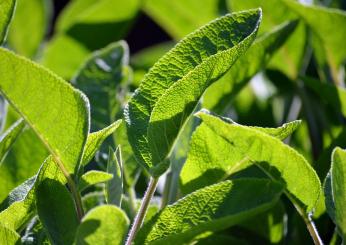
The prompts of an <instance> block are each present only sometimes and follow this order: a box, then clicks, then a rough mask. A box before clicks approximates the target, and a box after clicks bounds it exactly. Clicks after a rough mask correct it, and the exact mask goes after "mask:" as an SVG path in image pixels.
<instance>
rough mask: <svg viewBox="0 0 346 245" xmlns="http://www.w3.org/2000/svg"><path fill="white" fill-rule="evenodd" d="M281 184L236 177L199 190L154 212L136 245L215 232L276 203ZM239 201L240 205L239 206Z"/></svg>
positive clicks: (177, 241) (176, 241)
mask: <svg viewBox="0 0 346 245" xmlns="http://www.w3.org/2000/svg"><path fill="white" fill-rule="evenodd" d="M282 191H283V188H282V185H281V184H278V183H276V182H272V181H270V180H268V179H237V180H234V181H224V182H221V183H219V184H216V185H212V186H208V187H205V188H203V189H200V190H198V191H196V192H194V193H192V194H190V195H188V196H186V197H185V198H183V199H181V200H180V201H178V202H176V203H175V204H173V205H171V206H167V207H166V208H164V209H163V210H161V211H160V212H159V213H158V214H157V215H155V216H154V217H153V218H152V219H151V220H150V221H149V222H147V223H146V224H144V226H143V227H142V228H141V230H140V231H139V233H138V235H137V238H136V240H135V243H136V244H149V243H150V244H185V243H188V242H190V241H191V240H192V239H193V238H194V237H195V236H197V235H199V234H201V233H203V232H205V231H211V232H213V231H218V230H223V229H226V228H227V227H229V226H232V225H235V224H237V223H239V222H241V221H243V220H245V219H248V218H249V217H251V216H253V215H255V214H258V213H261V212H263V211H265V210H267V209H268V208H270V207H271V206H272V205H274V204H275V203H276V201H277V200H278V198H279V197H280V195H281V193H282ZM240 203H241V205H240Z"/></svg>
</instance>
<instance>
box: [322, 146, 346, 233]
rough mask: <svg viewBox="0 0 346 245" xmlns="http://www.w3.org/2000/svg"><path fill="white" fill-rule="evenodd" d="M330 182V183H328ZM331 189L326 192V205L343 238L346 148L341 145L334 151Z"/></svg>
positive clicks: (345, 214)
mask: <svg viewBox="0 0 346 245" xmlns="http://www.w3.org/2000/svg"><path fill="white" fill-rule="evenodd" d="M328 182H329V183H328ZM328 184H330V186H329V187H331V191H328V192H326V193H325V194H326V206H327V210H328V212H329V215H330V216H331V218H332V219H333V221H334V222H335V224H336V225H337V227H338V230H339V231H340V234H341V236H342V237H343V239H344V240H345V239H346V150H343V149H341V148H339V147H337V148H335V149H334V151H333V153H332V165H331V168H330V181H328V177H327V180H326V185H327V187H328Z"/></svg>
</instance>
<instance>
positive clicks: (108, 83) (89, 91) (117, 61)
mask: <svg viewBox="0 0 346 245" xmlns="http://www.w3.org/2000/svg"><path fill="white" fill-rule="evenodd" d="M128 60H129V51H128V46H127V44H126V42H124V41H120V42H116V43H112V44H110V45H108V46H107V47H105V48H103V49H101V50H99V51H96V52H95V53H93V54H92V56H91V57H90V58H89V59H88V60H87V61H86V62H85V63H84V64H83V66H82V67H81V68H80V69H79V71H78V73H77V74H76V75H75V76H74V78H73V79H72V84H74V85H75V86H76V87H77V88H79V89H80V90H81V91H83V92H84V93H85V94H86V95H87V96H88V98H89V100H90V116H91V130H92V131H96V130H100V129H102V128H104V127H106V126H107V125H109V124H111V123H112V122H114V121H115V119H116V116H117V114H119V113H120V112H121V110H122V108H121V102H122V101H121V99H122V98H120V97H121V95H122V94H124V93H125V91H122V90H123V89H122V87H124V85H123V83H125V82H126V81H127V74H126V71H127V65H128V62H129V61H128ZM123 96H124V95H123Z"/></svg>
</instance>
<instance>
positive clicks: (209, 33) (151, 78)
mask: <svg viewBox="0 0 346 245" xmlns="http://www.w3.org/2000/svg"><path fill="white" fill-rule="evenodd" d="M260 19H261V11H260V10H259V9H256V10H249V11H244V12H239V13H234V14H229V15H226V16H224V17H221V18H219V19H216V20H215V21H213V22H211V23H209V24H207V25H205V26H203V27H201V28H200V29H198V30H197V31H195V32H193V33H192V34H190V35H188V36H187V37H186V38H184V39H183V40H182V41H181V42H180V43H178V44H177V46H175V48H173V49H172V50H171V51H170V52H168V53H167V54H166V55H165V56H163V57H162V58H161V59H160V60H159V61H158V62H157V63H156V64H155V65H154V66H153V67H152V68H151V70H150V71H149V73H148V74H147V75H146V76H145V77H144V79H143V81H142V83H141V85H140V87H139V88H138V89H137V90H136V92H135V94H134V95H133V97H132V98H131V100H130V102H129V104H128V107H127V108H126V110H125V118H126V123H127V129H128V135H129V141H130V144H131V145H132V148H133V150H134V153H135V155H136V158H137V160H138V161H139V163H140V164H141V165H142V166H143V167H145V168H146V169H147V170H149V172H150V174H151V175H152V176H154V177H158V176H160V175H161V174H162V173H163V172H164V171H165V170H166V169H167V167H168V161H167V160H166V157H167V155H168V154H169V152H170V151H171V148H172V145H173V143H174V141H175V139H176V137H177V135H178V133H179V131H180V130H181V128H182V126H183V125H184V123H185V121H186V119H187V118H188V117H189V115H190V113H191V112H192V111H193V109H194V107H195V106H196V105H197V102H198V100H199V99H200V97H201V96H202V94H203V92H204V91H205V89H206V88H207V87H208V86H209V85H210V84H212V83H213V82H214V81H216V80H217V79H218V78H219V77H221V76H222V75H224V74H225V73H226V72H227V71H228V70H229V69H230V68H231V66H232V65H233V63H234V62H235V61H236V59H237V58H238V57H239V56H240V55H242V54H243V53H244V52H245V50H246V49H247V48H248V47H249V46H250V44H251V43H252V41H253V40H254V39H255V36H256V32H257V29H258V25H259V22H260Z"/></svg>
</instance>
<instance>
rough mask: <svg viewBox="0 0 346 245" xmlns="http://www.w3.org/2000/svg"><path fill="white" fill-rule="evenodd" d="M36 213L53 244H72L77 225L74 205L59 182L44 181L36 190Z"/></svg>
mask: <svg viewBox="0 0 346 245" xmlns="http://www.w3.org/2000/svg"><path fill="white" fill-rule="evenodd" d="M36 198H37V200H36V207H37V213H38V216H39V218H40V221H41V222H42V224H43V227H44V228H45V230H46V231H47V232H48V236H49V239H50V240H51V241H52V243H53V244H61V245H64V244H72V243H73V241H74V237H75V233H76V231H77V227H78V224H79V221H78V218H77V213H76V209H75V205H74V202H73V199H72V196H71V194H70V193H69V191H68V190H67V188H66V187H65V186H64V185H63V184H62V183H60V182H59V181H56V180H53V179H44V180H43V181H42V182H41V183H39V184H38V186H37V189H36Z"/></svg>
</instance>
